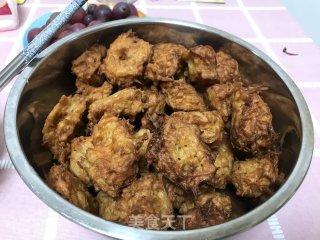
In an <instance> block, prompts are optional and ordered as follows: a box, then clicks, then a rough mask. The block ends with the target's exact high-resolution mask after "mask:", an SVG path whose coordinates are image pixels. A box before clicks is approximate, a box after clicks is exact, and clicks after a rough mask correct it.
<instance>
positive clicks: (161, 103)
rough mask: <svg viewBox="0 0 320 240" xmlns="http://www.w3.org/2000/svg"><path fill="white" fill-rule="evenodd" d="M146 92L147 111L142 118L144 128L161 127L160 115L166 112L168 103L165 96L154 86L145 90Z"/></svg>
mask: <svg viewBox="0 0 320 240" xmlns="http://www.w3.org/2000/svg"><path fill="white" fill-rule="evenodd" d="M144 93H145V95H146V98H147V101H146V104H145V108H146V112H145V114H144V116H143V117H142V119H141V125H142V127H143V128H151V126H152V127H159V124H160V123H159V117H160V116H161V115H163V114H164V107H165V105H166V101H165V100H164V96H163V95H162V93H160V92H158V90H157V88H156V87H154V86H152V87H151V88H150V89H148V90H145V91H144ZM151 124H152V125H151ZM150 125H151V126H150Z"/></svg>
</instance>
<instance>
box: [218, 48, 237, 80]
mask: <svg viewBox="0 0 320 240" xmlns="http://www.w3.org/2000/svg"><path fill="white" fill-rule="evenodd" d="M216 59H217V68H216V70H217V74H218V80H219V82H220V83H226V82H231V81H233V80H234V79H236V78H238V77H239V70H238V62H237V61H236V60H235V59H233V58H232V57H231V56H230V55H229V54H227V53H225V52H223V51H219V52H217V54H216Z"/></svg>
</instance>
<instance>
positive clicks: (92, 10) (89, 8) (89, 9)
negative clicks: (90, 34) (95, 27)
mask: <svg viewBox="0 0 320 240" xmlns="http://www.w3.org/2000/svg"><path fill="white" fill-rule="evenodd" d="M96 7H97V5H95V4H90V5H89V6H88V7H87V13H88V14H91V15H93V13H94V10H95V9H96Z"/></svg>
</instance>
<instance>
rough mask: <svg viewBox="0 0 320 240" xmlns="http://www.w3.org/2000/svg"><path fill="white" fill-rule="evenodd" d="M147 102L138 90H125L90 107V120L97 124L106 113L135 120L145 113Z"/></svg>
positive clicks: (142, 93)
mask: <svg viewBox="0 0 320 240" xmlns="http://www.w3.org/2000/svg"><path fill="white" fill-rule="evenodd" d="M145 102H146V97H145V94H144V92H143V91H141V90H140V89H136V88H125V89H123V90H120V91H118V92H116V93H114V94H112V95H110V96H108V97H105V98H102V99H100V100H97V101H95V102H94V103H92V104H91V105H90V107H89V113H88V119H89V121H90V122H91V123H92V124H95V123H97V122H98V121H99V119H100V118H101V117H102V115H103V114H104V113H110V114H113V115H115V116H120V115H121V116H127V117H129V118H131V119H134V117H135V116H136V115H137V114H138V113H140V112H143V110H144V108H145Z"/></svg>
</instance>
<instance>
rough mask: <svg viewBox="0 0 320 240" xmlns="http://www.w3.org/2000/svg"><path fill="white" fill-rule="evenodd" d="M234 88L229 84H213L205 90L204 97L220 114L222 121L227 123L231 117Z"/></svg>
mask: <svg viewBox="0 0 320 240" xmlns="http://www.w3.org/2000/svg"><path fill="white" fill-rule="evenodd" d="M233 91H234V86H233V85H232V84H231V83H226V84H215V85H212V86H211V87H208V88H207V92H206V96H207V99H208V102H209V103H210V105H211V107H212V108H213V109H216V110H218V111H219V112H220V114H221V116H222V118H223V120H224V121H225V122H226V121H228V118H229V116H230V115H231V107H232V106H231V97H232V94H233Z"/></svg>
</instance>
